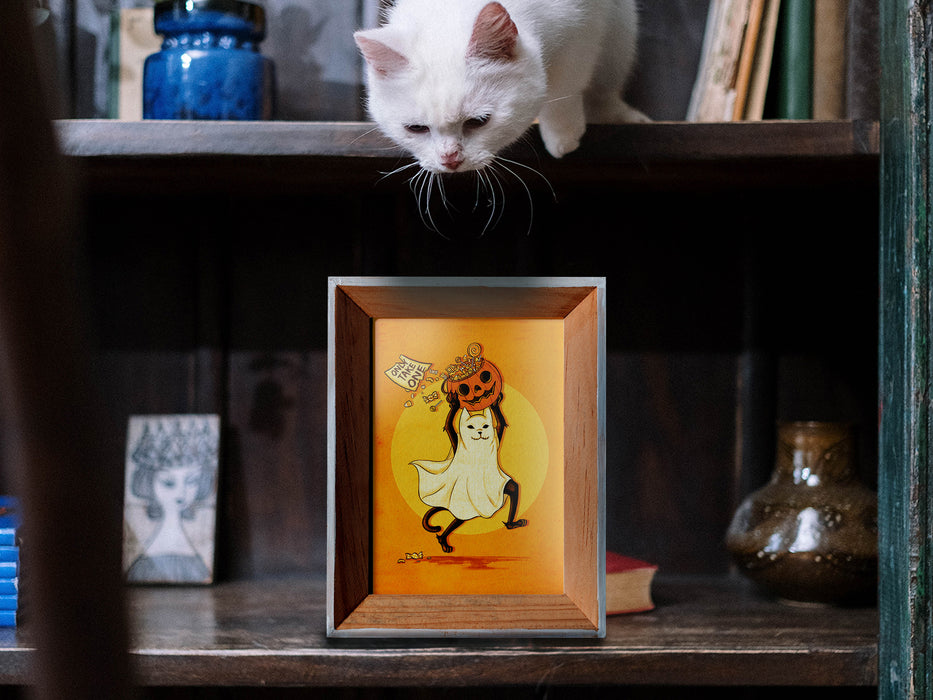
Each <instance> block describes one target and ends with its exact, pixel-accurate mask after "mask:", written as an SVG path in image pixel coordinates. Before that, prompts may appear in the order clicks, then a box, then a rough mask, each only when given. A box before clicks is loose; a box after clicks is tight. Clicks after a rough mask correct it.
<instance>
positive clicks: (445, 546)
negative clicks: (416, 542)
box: [437, 518, 465, 554]
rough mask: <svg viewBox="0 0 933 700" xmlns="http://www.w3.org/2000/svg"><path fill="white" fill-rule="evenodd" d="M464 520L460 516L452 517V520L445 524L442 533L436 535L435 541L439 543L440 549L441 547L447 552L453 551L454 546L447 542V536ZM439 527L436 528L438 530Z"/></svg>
mask: <svg viewBox="0 0 933 700" xmlns="http://www.w3.org/2000/svg"><path fill="white" fill-rule="evenodd" d="M464 522H465V521H464V520H461V519H460V518H454V519H453V522H452V523H450V525H448V526H447V529H446V530H444V532H443V533H441V534H440V535H438V536H437V541H438V542H440V544H441V549H443V550H444V551H445V552H446V553H447V554H450V553H451V552H452V551H454V548H453V547H451V546H450V544H448V543H447V538H448V537H450V533H451V532H453V531H454V530H456V529H457V528H458V527H460V526H461V525H463V523H464ZM439 529H440V528H438V530H439Z"/></svg>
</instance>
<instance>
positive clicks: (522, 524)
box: [502, 518, 528, 530]
mask: <svg viewBox="0 0 933 700" xmlns="http://www.w3.org/2000/svg"><path fill="white" fill-rule="evenodd" d="M502 524H503V525H505V526H506V527H507V528H508V529H509V530H514V529H515V528H517V527H525V525H527V524H528V521H527V520H525V518H522V519H521V520H513V521H512V522H510V523H502Z"/></svg>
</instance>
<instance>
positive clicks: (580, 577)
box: [327, 278, 605, 637]
mask: <svg viewBox="0 0 933 700" xmlns="http://www.w3.org/2000/svg"><path fill="white" fill-rule="evenodd" d="M329 305H330V318H329V368H328V369H329V375H328V401H329V404H328V405H329V416H328V481H329V483H328V504H327V506H328V571H327V573H328V581H327V633H328V635H329V636H334V637H340V636H403V635H407V636H432V635H444V636H448V635H459V636H485V635H499V636H603V635H604V634H605V532H604V521H605V505H604V481H605V405H604V403H605V390H604V387H605V281H604V280H603V279H602V278H598V279H591V278H586V279H579V278H571V279H568V278H558V279H541V278H533V279H526V278H501V279H500V278H496V279H492V278H446V279H433V278H331V279H330V280H329Z"/></svg>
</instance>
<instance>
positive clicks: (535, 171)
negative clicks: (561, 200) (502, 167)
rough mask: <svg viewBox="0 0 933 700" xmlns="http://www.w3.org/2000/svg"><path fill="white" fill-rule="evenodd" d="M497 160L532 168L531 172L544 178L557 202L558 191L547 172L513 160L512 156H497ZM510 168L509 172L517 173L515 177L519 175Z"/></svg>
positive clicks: (528, 168)
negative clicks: (546, 174)
mask: <svg viewBox="0 0 933 700" xmlns="http://www.w3.org/2000/svg"><path fill="white" fill-rule="evenodd" d="M496 160H497V161H502V162H505V163H509V164H510V165H513V166H516V167H519V168H524V169H525V170H530V171H531V172H533V173H534V174H535V175H537V176H538V177H540V178H541V179H542V180H544V184H545V185H547V186H548V189H549V190H550V191H551V197H552V198H553V199H554V201H555V202H556V201H557V192H556V191H555V190H554V185H552V184H551V181H550V180H548V179H547V177H546V176H545V174H544V173H542V172H541V171H540V170H538V169H537V168H533V167H532V166H530V165H528V164H527V163H522V162H520V161H517V160H512V159H511V158H506V157H505V156H497V157H496ZM508 170H509V172H511V173H512V174H513V175H515V177H518V174H517V173H515V172H514V171H512V169H511V168H509V169H508ZM518 179H519V180H520V181H521V182H522V184H523V185H524V184H525V183H524V181H523V180H522V179H521V178H520V177H518ZM525 189H528V188H527V187H526V188H525Z"/></svg>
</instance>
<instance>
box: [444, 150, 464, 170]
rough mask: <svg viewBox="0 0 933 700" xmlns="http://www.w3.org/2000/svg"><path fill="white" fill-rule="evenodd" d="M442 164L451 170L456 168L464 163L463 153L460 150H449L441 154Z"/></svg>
mask: <svg viewBox="0 0 933 700" xmlns="http://www.w3.org/2000/svg"><path fill="white" fill-rule="evenodd" d="M441 164H442V165H443V166H444V167H445V168H449V169H450V170H456V169H457V168H459V167H460V166H461V165H463V154H461V153H460V151H449V152H448V153H444V154H443V155H442V156H441Z"/></svg>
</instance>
